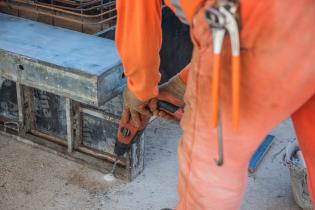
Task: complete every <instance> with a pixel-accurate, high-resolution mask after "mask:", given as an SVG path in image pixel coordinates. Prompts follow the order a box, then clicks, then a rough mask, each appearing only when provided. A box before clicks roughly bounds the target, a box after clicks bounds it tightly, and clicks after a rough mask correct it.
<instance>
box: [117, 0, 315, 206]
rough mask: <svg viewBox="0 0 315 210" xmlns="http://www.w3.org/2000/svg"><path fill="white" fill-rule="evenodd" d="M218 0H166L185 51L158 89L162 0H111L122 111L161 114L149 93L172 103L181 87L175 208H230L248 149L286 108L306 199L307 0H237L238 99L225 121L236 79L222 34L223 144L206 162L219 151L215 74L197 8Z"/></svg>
mask: <svg viewBox="0 0 315 210" xmlns="http://www.w3.org/2000/svg"><path fill="white" fill-rule="evenodd" d="M220 2H222V1H220V0H217V1H215V0H207V1H206V0H195V1H192V0H168V1H165V3H166V4H167V5H168V6H169V7H170V8H171V9H172V10H173V11H174V12H175V14H177V16H178V17H179V18H180V19H181V20H182V21H183V22H185V23H186V24H189V25H190V29H191V38H192V41H193V43H194V51H193V57H192V60H191V64H190V65H189V66H187V67H186V68H185V69H184V70H183V71H182V72H181V73H180V74H178V75H176V76H175V77H174V78H172V79H171V80H170V81H169V82H168V83H166V84H165V85H163V87H162V89H161V90H160V91H159V88H158V82H159V80H160V75H159V63H160V60H159V50H160V47H161V40H162V34H161V7H162V2H161V0H137V1H130V0H127V1H126V0H125V1H124V0H117V11H118V21H117V31H116V42H117V48H118V51H119V53H120V56H121V59H122V63H123V66H124V69H125V75H126V76H127V78H128V86H127V88H126V90H125V92H124V114H123V117H124V120H126V121H128V120H133V121H135V122H137V123H138V124H140V123H141V122H140V118H139V114H151V113H152V112H154V113H156V114H159V115H160V116H163V117H166V118H170V116H168V115H167V114H166V113H164V112H158V111H157V110H156V106H155V105H154V101H155V100H152V99H156V98H163V99H164V100H169V101H170V102H172V103H175V104H181V103H183V102H182V98H183V94H184V92H185V90H186V93H185V114H184V117H183V119H182V121H181V126H182V128H183V130H184V132H183V136H182V139H181V141H180V143H179V148H178V153H179V154H178V158H179V175H178V193H179V201H178V204H177V207H176V209H177V210H201V209H202V210H203V209H205V210H208V209H211V210H214V209H215V210H222V209H224V210H230V209H233V210H234V209H239V207H240V203H241V200H242V197H243V195H244V191H245V188H246V180H247V167H248V162H249V159H250V157H251V155H252V153H253V152H254V151H255V149H256V148H257V147H258V146H259V144H260V143H261V140H262V139H263V138H264V137H265V135H266V134H267V133H268V132H269V131H270V130H271V129H272V128H273V127H275V126H276V125H277V124H279V123H280V122H281V121H283V120H284V119H286V118H288V117H290V116H292V119H293V123H294V126H295V130H296V133H297V137H298V140H299V144H300V147H301V149H302V151H303V155H304V158H305V161H306V165H307V172H308V184H309V191H310V193H311V197H312V200H313V203H315V38H314V37H315V27H314V20H315V1H313V0H300V1H294V0H277V1H275V0H264V1H254V0H244V1H243V0H241V1H240V6H241V10H240V21H239V22H240V23H241V30H240V43H241V52H240V59H241V64H240V75H239V76H240V83H239V84H240V86H239V87H240V92H239V93H240V101H239V112H238V113H239V125H236V126H234V124H233V123H232V120H231V118H233V116H234V115H233V110H232V109H233V107H232V106H233V102H234V99H233V98H232V95H233V94H234V92H233V90H232V87H233V88H235V87H237V85H238V84H237V83H235V84H234V83H233V84H232V83H231V80H232V79H233V78H232V77H233V76H231V60H232V55H231V54H232V52H231V43H230V42H229V38H228V36H226V39H225V41H224V43H223V46H222V53H221V54H220V55H221V62H220V64H221V66H220V72H221V79H220V80H219V83H220V95H219V97H220V103H219V106H220V107H219V109H220V116H221V127H222V140H223V148H224V163H223V164H222V165H221V166H219V165H218V163H217V162H216V161H214V159H217V158H218V155H220V154H218V146H219V144H218V142H217V138H218V136H217V134H218V129H217V127H214V126H213V124H212V123H213V122H212V120H213V112H212V111H211V110H212V108H213V106H214V104H213V96H212V85H213V81H214V80H213V78H214V77H216V76H215V75H214V74H213V62H214V60H215V59H214V57H215V55H214V52H213V45H214V44H215V43H216V42H217V40H214V41H213V33H212V31H211V29H210V27H209V21H208V20H207V18H206V15H205V14H206V12H207V11H213V10H211V8H214V7H215V6H218V3H220ZM232 2H233V1H232ZM178 53H181V52H178ZM186 86H187V88H186ZM234 86H235V87H234ZM150 101H151V102H152V101H153V104H152V103H150ZM149 103H150V104H149ZM148 106H149V107H151V108H150V109H148V108H147V107H148ZM236 108H237V107H236ZM234 111H235V110H234ZM232 115H233V116H232ZM235 116H236V118H237V114H236V115H235Z"/></svg>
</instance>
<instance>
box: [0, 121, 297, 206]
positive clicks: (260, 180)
mask: <svg viewBox="0 0 315 210" xmlns="http://www.w3.org/2000/svg"><path fill="white" fill-rule="evenodd" d="M180 133H181V130H180V128H179V127H178V126H177V125H174V124H170V123H166V122H164V121H155V122H154V123H153V124H152V125H151V126H150V127H149V128H148V129H147V131H146V140H147V142H146V152H145V170H144V172H143V174H142V175H140V176H139V177H138V178H137V179H135V180H134V181H133V182H131V183H125V182H123V181H120V180H114V181H112V182H106V181H104V180H103V174H102V173H100V172H98V171H95V170H92V169H90V168H88V167H86V166H82V165H80V164H78V163H75V162H73V161H70V160H67V159H64V158H62V157H59V156H57V155H56V154H54V153H51V152H47V151H43V150H40V149H38V148H34V147H32V146H30V145H26V144H23V143H21V142H17V141H16V140H13V139H10V138H7V137H3V136H2V137H0V209H1V210H37V209H38V210H52V209H54V210H55V209H57V210H59V209H60V210H61V209H65V210H87V209H88V210H98V209H103V210H159V209H161V208H165V207H170V208H173V207H174V206H175V204H176V200H177V195H176V180H177V169H178V168H177V157H176V151H177V149H176V147H177V143H178V137H179V136H180ZM272 134H274V135H275V136H276V141H275V142H274V144H273V146H272V148H271V150H270V151H269V152H268V154H267V156H266V157H265V158H264V160H263V162H262V163H261V165H260V167H259V168H258V171H257V172H256V173H255V174H254V175H251V176H250V177H249V186H248V191H247V193H246V196H245V199H244V202H243V205H242V210H253V209H255V210H280V209H281V210H297V209H299V208H298V207H297V205H296V204H295V203H294V201H293V197H292V195H291V188H290V180H289V174H288V170H287V168H285V167H284V166H283V164H282V163H281V157H282V153H283V151H284V148H285V146H286V144H287V142H288V141H290V140H292V139H294V138H295V135H294V132H293V129H292V126H291V123H290V121H286V122H284V123H282V124H281V125H280V126H279V127H277V128H276V129H274V131H272Z"/></svg>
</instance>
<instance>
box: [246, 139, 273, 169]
mask: <svg viewBox="0 0 315 210" xmlns="http://www.w3.org/2000/svg"><path fill="white" fill-rule="evenodd" d="M273 140H274V136H272V135H268V136H267V137H266V138H265V139H264V141H263V142H262V143H261V144H260V146H259V147H258V149H257V150H256V152H255V153H254V154H253V156H252V158H251V159H250V161H249V167H248V172H249V173H254V172H255V171H256V170H257V167H258V166H259V164H260V162H261V161H262V159H263V157H264V156H265V154H266V153H267V151H268V150H269V149H270V147H271V145H272V142H273Z"/></svg>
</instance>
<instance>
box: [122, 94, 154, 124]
mask: <svg viewBox="0 0 315 210" xmlns="http://www.w3.org/2000/svg"><path fill="white" fill-rule="evenodd" d="M123 98H124V109H123V113H122V117H121V121H122V123H128V122H130V121H132V122H133V124H134V125H135V126H136V127H141V126H142V123H143V122H142V119H143V117H142V116H141V115H145V116H151V115H152V113H151V111H150V109H149V108H148V101H141V100H139V99H138V98H137V97H136V96H135V95H134V94H133V93H132V92H131V91H130V90H129V89H128V88H125V90H124V93H123Z"/></svg>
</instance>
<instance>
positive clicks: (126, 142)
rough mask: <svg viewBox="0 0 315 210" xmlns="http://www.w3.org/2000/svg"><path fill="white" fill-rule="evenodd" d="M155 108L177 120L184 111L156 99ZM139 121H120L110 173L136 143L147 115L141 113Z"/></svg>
mask: <svg viewBox="0 0 315 210" xmlns="http://www.w3.org/2000/svg"><path fill="white" fill-rule="evenodd" d="M157 108H158V110H161V111H165V112H167V113H168V114H170V115H172V116H173V117H174V118H175V119H177V120H180V119H181V118H182V116H183V113H184V112H183V109H182V108H180V107H178V106H175V105H174V104H171V103H169V102H166V101H158V102H157ZM140 121H141V126H140V127H137V126H136V125H134V123H133V121H132V120H130V121H129V122H128V123H122V122H120V124H119V128H118V133H117V141H116V143H115V148H114V153H115V154H116V155H117V157H116V160H115V162H114V165H113V168H112V171H111V173H112V174H114V173H115V170H116V166H117V163H118V161H119V159H120V158H121V157H122V156H124V154H125V153H126V152H127V151H128V150H129V148H130V146H131V145H132V144H133V143H136V141H137V140H139V139H140V136H141V134H142V132H143V130H144V129H145V127H146V126H147V125H148V123H149V117H147V116H145V115H141V116H140Z"/></svg>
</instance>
